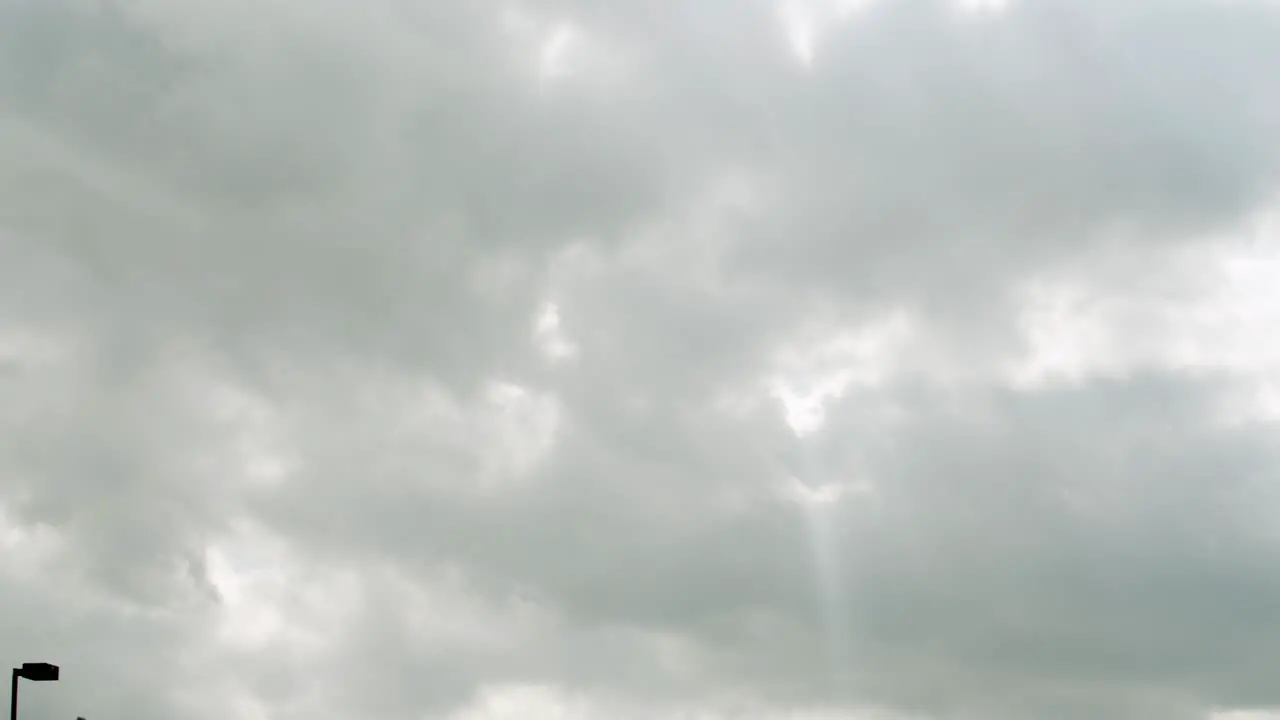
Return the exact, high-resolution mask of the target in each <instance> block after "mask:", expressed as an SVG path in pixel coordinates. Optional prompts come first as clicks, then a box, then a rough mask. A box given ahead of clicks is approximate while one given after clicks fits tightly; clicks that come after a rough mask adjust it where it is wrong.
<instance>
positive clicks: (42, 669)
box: [9, 662, 58, 720]
mask: <svg viewBox="0 0 1280 720" xmlns="http://www.w3.org/2000/svg"><path fill="white" fill-rule="evenodd" d="M18 678H26V679H28V680H30V681H32V682H50V681H53V680H57V679H58V666H57V665H50V664H49V663H42V662H37V663H22V667H20V668H14V669H13V686H12V689H11V690H10V691H9V720H18Z"/></svg>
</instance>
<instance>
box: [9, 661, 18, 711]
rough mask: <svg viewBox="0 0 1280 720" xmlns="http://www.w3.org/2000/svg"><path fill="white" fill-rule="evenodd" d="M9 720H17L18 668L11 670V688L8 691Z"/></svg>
mask: <svg viewBox="0 0 1280 720" xmlns="http://www.w3.org/2000/svg"><path fill="white" fill-rule="evenodd" d="M9 720H18V668H14V669H13V686H12V688H11V689H10V690H9Z"/></svg>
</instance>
